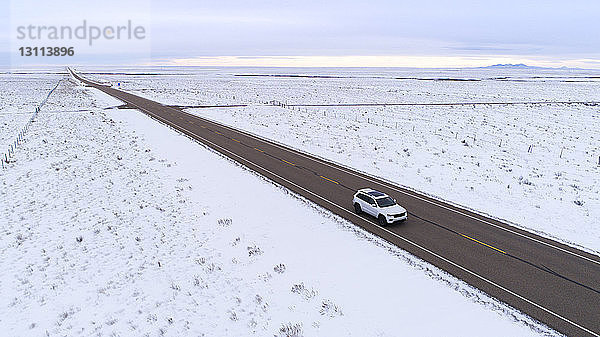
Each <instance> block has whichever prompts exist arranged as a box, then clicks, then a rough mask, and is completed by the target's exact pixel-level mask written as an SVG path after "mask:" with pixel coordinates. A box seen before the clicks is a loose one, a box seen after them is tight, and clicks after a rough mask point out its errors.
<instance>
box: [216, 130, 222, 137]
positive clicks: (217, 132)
mask: <svg viewBox="0 0 600 337" xmlns="http://www.w3.org/2000/svg"><path fill="white" fill-rule="evenodd" d="M215 133H216V134H218V135H221V136H222V135H223V134H222V133H220V132H219V131H215Z"/></svg>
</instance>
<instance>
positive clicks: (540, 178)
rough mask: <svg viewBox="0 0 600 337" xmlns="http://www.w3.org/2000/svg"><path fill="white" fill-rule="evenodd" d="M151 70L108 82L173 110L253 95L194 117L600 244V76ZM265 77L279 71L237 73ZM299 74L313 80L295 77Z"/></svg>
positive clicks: (592, 247) (594, 248)
mask: <svg viewBox="0 0 600 337" xmlns="http://www.w3.org/2000/svg"><path fill="white" fill-rule="evenodd" d="M139 71H140V70H138V72H139ZM153 72H154V74H155V75H136V73H135V72H134V71H130V75H126V76H123V75H115V76H106V78H107V79H111V80H113V81H116V80H119V81H122V86H123V87H124V88H125V89H126V90H130V91H132V92H134V93H137V94H140V95H142V96H145V97H148V98H151V99H155V100H158V101H160V102H162V103H165V104H173V105H218V104H239V103H246V104H248V107H242V108H210V109H208V108H197V109H188V111H189V112H192V113H195V114H198V115H200V116H203V117H206V118H209V119H212V120H216V121H219V122H222V123H225V124H227V125H231V126H234V127H237V128H241V129H244V130H246V131H249V132H251V133H254V134H257V135H260V136H263V137H266V138H269V139H271V140H274V141H277V142H280V143H283V144H286V145H288V146H291V147H294V148H296V149H299V150H301V151H305V152H308V153H311V154H314V155H317V156H320V157H323V158H327V159H330V160H333V161H335V162H338V163H340V164H342V165H346V166H349V167H352V168H354V169H358V170H360V171H363V172H367V173H370V174H373V175H376V176H378V177H382V178H384V179H386V180H389V181H392V182H395V183H397V184H400V185H403V186H406V187H407V188H411V189H414V190H418V191H420V192H422V193H425V194H428V195H431V196H433V197H435V198H438V199H442V200H445V201H448V202H450V203H454V204H457V205H460V206H462V207H465V208H470V209H472V210H474V211H476V212H479V213H482V214H486V215H488V216H491V217H494V218H498V219H501V220H503V221H506V222H509V223H512V224H513V225H515V226H518V227H521V228H525V229H527V230H530V231H533V232H536V233H538V234H540V235H543V236H546V237H550V238H552V239H555V240H558V241H561V242H564V243H567V244H569V245H572V246H575V247H578V248H580V249H583V250H586V251H589V252H592V253H595V254H599V252H600V227H599V226H597V219H598V218H599V217H600V193H599V192H600V179H599V178H598V177H600V147H599V145H598V144H599V140H600V105H598V104H593V102H600V94H599V93H600V90H599V89H600V74H599V73H598V72H597V71H596V72H594V71H584V70H560V69H534V70H531V69H484V70H482V69H470V70H410V69H409V70H397V69H393V70H385V69H379V70H377V69H376V70H356V69H354V70H340V69H226V70H221V71H217V70H214V69H183V68H182V69H179V68H167V69H153ZM257 74H261V75H271V76H238V75H257ZM290 74H291V75H293V76H306V77H289V76H288V77H285V76H287V75H290ZM272 75H276V76H272ZM282 76H283V77H282ZM318 76H320V77H318ZM323 76H330V77H329V78H324V77H323ZM448 79H451V80H448ZM272 101H276V102H281V103H283V104H286V105H291V104H331V103H449V102H450V103H467V102H469V103H471V102H488V103H489V102H496V103H498V102H592V103H591V104H558V103H552V104H517V105H511V104H504V105H490V104H481V105H454V106H423V105H412V106H411V105H409V106H387V107H382V106H376V107H368V106H358V107H357V106H352V107H339V106H337V107H294V106H287V107H282V106H272V105H270V104H267V102H272Z"/></svg>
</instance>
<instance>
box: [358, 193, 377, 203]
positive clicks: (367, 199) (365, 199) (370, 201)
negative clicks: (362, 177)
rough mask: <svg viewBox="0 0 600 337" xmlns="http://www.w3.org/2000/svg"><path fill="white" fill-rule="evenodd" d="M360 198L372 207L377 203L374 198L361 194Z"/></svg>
mask: <svg viewBox="0 0 600 337" xmlns="http://www.w3.org/2000/svg"><path fill="white" fill-rule="evenodd" d="M358 197H359V198H361V199H362V200H363V201H365V202H367V203H369V204H371V205H373V204H374V203H375V200H373V198H371V197H369V196H367V195H365V194H360V195H359V196H358Z"/></svg>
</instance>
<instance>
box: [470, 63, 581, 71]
mask: <svg viewBox="0 0 600 337" xmlns="http://www.w3.org/2000/svg"><path fill="white" fill-rule="evenodd" d="M480 69H569V70H574V69H579V68H568V67H565V66H562V67H560V68H552V67H536V66H528V65H526V64H523V63H517V64H513V63H505V64H502V63H498V64H494V65H491V66H487V67H480Z"/></svg>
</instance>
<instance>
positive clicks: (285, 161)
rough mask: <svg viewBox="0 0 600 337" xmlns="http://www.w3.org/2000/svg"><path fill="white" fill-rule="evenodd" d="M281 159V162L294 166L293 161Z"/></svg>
mask: <svg viewBox="0 0 600 337" xmlns="http://www.w3.org/2000/svg"><path fill="white" fill-rule="evenodd" d="M281 161H282V162H284V163H287V164H290V165H292V166H296V164H294V163H290V162H289V161H287V160H285V159H281Z"/></svg>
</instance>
